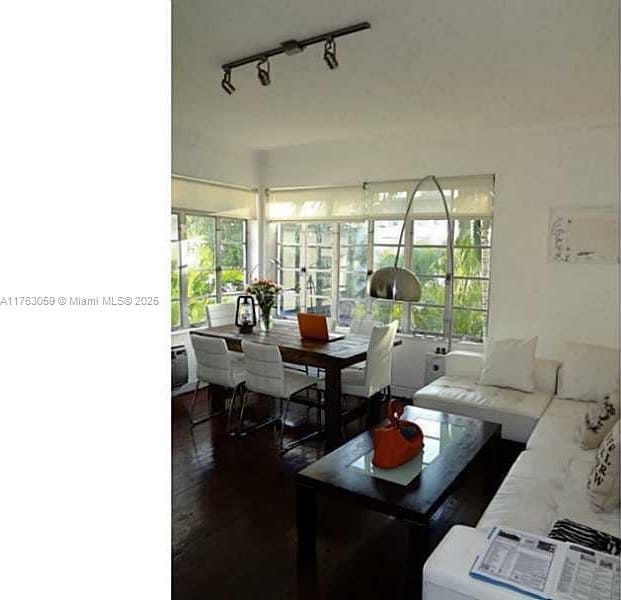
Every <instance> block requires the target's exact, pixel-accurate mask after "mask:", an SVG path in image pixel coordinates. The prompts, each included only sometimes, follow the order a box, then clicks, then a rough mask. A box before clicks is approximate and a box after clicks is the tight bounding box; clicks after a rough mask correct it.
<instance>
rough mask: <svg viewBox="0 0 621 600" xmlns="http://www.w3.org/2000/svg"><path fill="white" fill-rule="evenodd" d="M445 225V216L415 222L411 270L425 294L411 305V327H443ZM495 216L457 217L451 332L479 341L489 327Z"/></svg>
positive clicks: (425, 329) (436, 330)
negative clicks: (491, 217)
mask: <svg viewBox="0 0 621 600" xmlns="http://www.w3.org/2000/svg"><path fill="white" fill-rule="evenodd" d="M446 235H447V227H446V220H443V219H426V220H425V219H418V220H416V221H414V227H413V243H412V270H413V271H414V273H416V276H417V277H418V278H419V280H420V282H421V285H422V288H423V293H422V297H421V300H420V302H418V303H416V304H414V305H412V308H411V312H410V320H411V329H412V330H413V331H415V332H419V333H431V334H433V333H437V334H442V333H443V331H444V323H443V319H444V311H445V307H446V302H447V295H446V289H445V273H446V260H447V243H446V242H447V240H446ZM490 244H491V219H456V220H454V221H453V245H454V249H453V258H454V265H453V272H454V275H453V335H454V336H455V337H458V338H465V339H472V340H480V339H482V338H483V337H484V336H485V332H486V327H487V308H488V302H487V300H488V292H489V273H490V248H491V245H490Z"/></svg>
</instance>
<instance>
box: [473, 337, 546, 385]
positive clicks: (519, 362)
mask: <svg viewBox="0 0 621 600" xmlns="http://www.w3.org/2000/svg"><path fill="white" fill-rule="evenodd" d="M536 349H537V338H536V337H534V338H531V339H529V340H493V339H488V340H486V341H485V353H484V356H483V368H482V369H481V374H480V375H479V381H478V383H479V384H480V385H497V386H500V387H509V388H514V389H516V390H521V391H523V392H533V391H534V390H535V351H536Z"/></svg>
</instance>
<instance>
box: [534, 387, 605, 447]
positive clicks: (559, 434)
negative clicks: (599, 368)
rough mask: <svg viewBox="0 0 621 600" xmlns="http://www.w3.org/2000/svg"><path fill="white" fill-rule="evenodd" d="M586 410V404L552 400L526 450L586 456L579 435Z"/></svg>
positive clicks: (575, 401) (557, 399) (574, 401)
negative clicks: (543, 450) (542, 450)
mask: <svg viewBox="0 0 621 600" xmlns="http://www.w3.org/2000/svg"><path fill="white" fill-rule="evenodd" d="M585 409H586V405H585V403H584V402H580V401H578V400H562V399H560V398H552V402H550V404H549V406H548V407H547V408H546V410H545V412H544V413H543V415H542V417H541V418H540V419H539V421H538V422H537V424H536V425H535V428H534V429H533V432H532V433H531V436H530V437H529V438H528V441H527V442H526V449H527V450H539V449H545V450H551V451H552V452H561V453H565V454H572V455H573V454H576V453H582V454H583V455H584V453H585V451H584V450H582V449H581V448H580V444H579V435H578V433H579V429H580V423H582V419H584V411H585ZM591 456H595V453H594V452H592V453H591Z"/></svg>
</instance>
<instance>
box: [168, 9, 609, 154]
mask: <svg viewBox="0 0 621 600" xmlns="http://www.w3.org/2000/svg"><path fill="white" fill-rule="evenodd" d="M618 17H619V0H388V1H387V0H383V1H382V0H375V1H372V0H252V1H250V0H248V1H246V2H242V1H241V0H173V129H174V133H175V136H174V139H179V138H180V137H183V135H190V136H194V137H201V136H205V137H207V138H217V139H221V140H222V141H223V142H225V143H227V144H233V145H238V146H243V147H246V148H252V149H266V148H274V147H277V146H285V145H294V144H303V143H307V142H315V141H320V140H331V139H344V138H350V137H360V136H368V135H375V134H389V133H393V132H398V131H404V130H408V131H409V130H412V131H420V132H431V131H436V132H441V133H447V132H450V131H452V130H456V129H473V128H475V129H479V128H499V127H515V126H527V125H538V124H550V123H563V124H576V123H611V122H616V121H617V119H618V90H619V80H618V77H619V62H618V61H619V46H618V43H619V32H618V28H619V18H618ZM363 20H367V21H369V22H370V23H371V29H370V30H367V31H363V32H360V33H356V34H354V35H352V36H347V37H344V38H340V39H339V40H338V41H337V56H338V59H339V62H340V66H339V68H338V69H336V70H334V71H330V70H329V69H328V68H327V67H326V65H325V63H324V62H323V60H322V50H323V47H322V45H316V46H312V47H309V48H307V49H306V50H305V51H304V52H303V53H302V54H299V55H297V56H286V55H281V56H277V57H274V58H273V59H272V60H271V73H272V85H270V86H268V87H262V86H261V85H260V84H259V81H258V80H257V77H256V69H255V67H254V65H248V66H246V67H242V68H240V69H236V70H234V71H233V76H232V79H233V83H234V84H235V86H236V87H237V91H236V92H235V94H233V95H232V96H228V95H227V94H225V93H224V92H223V90H222V89H221V88H220V80H221V76H222V71H221V69H220V65H222V64H223V63H225V62H227V61H231V60H234V59H237V58H241V57H243V56H246V55H249V54H253V53H255V52H260V51H262V50H265V49H268V48H271V47H274V46H277V45H278V44H279V43H280V42H282V41H283V40H286V39H290V38H304V37H308V36H311V35H315V34H319V33H323V32H325V31H327V30H330V29H334V28H338V27H343V26H346V25H350V24H353V23H356V22H358V21H363ZM181 132H182V135H181V136H180V133H181Z"/></svg>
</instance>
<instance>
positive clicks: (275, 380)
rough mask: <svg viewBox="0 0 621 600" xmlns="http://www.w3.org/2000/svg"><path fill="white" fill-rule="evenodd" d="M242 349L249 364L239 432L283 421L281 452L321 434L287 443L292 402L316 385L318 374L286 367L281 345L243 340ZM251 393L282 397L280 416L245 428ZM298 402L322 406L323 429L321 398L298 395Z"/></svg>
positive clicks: (316, 433)
mask: <svg viewBox="0 0 621 600" xmlns="http://www.w3.org/2000/svg"><path fill="white" fill-rule="evenodd" d="M242 349H243V351H244V363H245V366H246V372H247V376H246V383H245V385H244V393H243V395H242V407H241V412H240V415H239V429H238V432H239V433H240V434H245V433H249V432H250V431H254V430H256V429H259V428H262V427H265V426H267V425H269V424H271V423H274V422H275V421H280V437H279V442H278V448H279V450H280V452H281V453H283V452H285V451H287V450H290V449H291V448H293V447H295V446H297V445H299V444H301V443H302V442H303V441H305V440H308V439H310V438H311V437H315V436H317V435H318V433H319V432H314V433H312V434H309V435H306V436H304V437H302V438H300V439H298V440H296V441H295V442H294V443H292V444H290V445H288V446H287V448H285V447H284V445H283V439H284V432H285V422H286V419H287V413H288V411H289V404H290V403H291V401H292V399H293V397H294V396H295V395H296V394H299V393H300V392H303V391H305V390H308V389H310V388H312V387H314V386H316V384H317V381H318V380H317V379H316V378H315V377H310V376H308V375H306V374H304V373H300V372H297V371H288V370H286V369H285V367H284V364H283V361H282V356H281V354H280V349H279V348H278V346H272V345H267V344H257V343H255V342H249V341H247V340H242ZM248 392H254V393H255V394H260V395H264V396H269V397H271V398H273V399H278V400H280V415H279V416H276V417H271V418H270V419H268V420H267V421H265V422H263V423H260V424H258V425H255V426H254V427H252V428H250V429H248V430H246V431H243V421H244V411H245V408H246V401H247V398H248ZM294 401H295V402H299V403H300V404H304V405H306V406H308V405H309V404H312V405H313V406H315V407H316V408H317V409H318V412H319V418H318V421H319V429H320V430H321V403H320V401H319V400H318V401H312V400H310V399H307V398H298V399H296V400H294ZM283 403H284V406H283Z"/></svg>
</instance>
